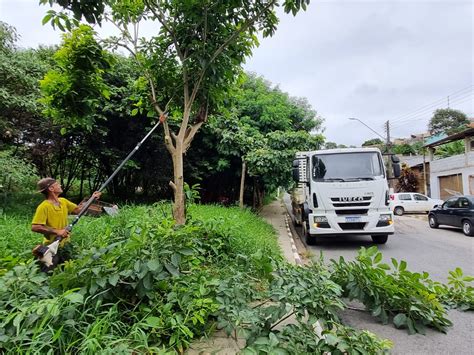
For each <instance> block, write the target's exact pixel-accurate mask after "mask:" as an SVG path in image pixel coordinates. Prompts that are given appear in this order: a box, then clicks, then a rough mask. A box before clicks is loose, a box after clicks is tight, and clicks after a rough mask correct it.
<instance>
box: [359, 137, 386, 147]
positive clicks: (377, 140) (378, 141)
mask: <svg viewBox="0 0 474 355" xmlns="http://www.w3.org/2000/svg"><path fill="white" fill-rule="evenodd" d="M384 144H385V142H384V141H382V140H381V139H380V138H373V139H369V140H367V141H365V142H364V143H362V146H363V147H367V146H371V145H384Z"/></svg>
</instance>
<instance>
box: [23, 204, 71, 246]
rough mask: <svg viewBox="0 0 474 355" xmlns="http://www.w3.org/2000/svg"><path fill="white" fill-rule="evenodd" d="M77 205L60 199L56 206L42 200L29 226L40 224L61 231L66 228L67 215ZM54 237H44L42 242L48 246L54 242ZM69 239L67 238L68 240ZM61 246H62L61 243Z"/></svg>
mask: <svg viewBox="0 0 474 355" xmlns="http://www.w3.org/2000/svg"><path fill="white" fill-rule="evenodd" d="M76 207H77V205H76V204H75V203H72V202H71V201H69V200H67V199H65V198H62V197H60V198H59V205H58V206H56V205H54V204H53V203H51V202H50V201H48V200H44V201H43V202H41V203H40V205H39V206H38V207H37V208H36V213H35V215H34V217H33V221H32V222H31V224H41V225H44V226H47V227H51V228H54V229H63V228H65V227H66V226H67V224H68V223H67V215H68V214H69V213H71V212H72V211H74V210H75V209H76ZM54 238H55V235H50V236H45V239H44V242H45V243H47V244H49V243H52V242H53V241H54ZM68 239H69V238H68ZM61 244H64V243H63V242H61Z"/></svg>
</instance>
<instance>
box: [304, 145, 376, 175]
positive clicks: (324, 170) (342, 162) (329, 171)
mask: <svg viewBox="0 0 474 355" xmlns="http://www.w3.org/2000/svg"><path fill="white" fill-rule="evenodd" d="M311 163H312V164H311V175H312V176H313V180H316V181H328V182H330V181H331V182H333V181H362V180H374V179H375V178H381V177H382V178H383V177H384V169H383V164H382V159H381V157H380V154H378V153H377V152H355V153H340V154H321V155H313V157H312V162H311Z"/></svg>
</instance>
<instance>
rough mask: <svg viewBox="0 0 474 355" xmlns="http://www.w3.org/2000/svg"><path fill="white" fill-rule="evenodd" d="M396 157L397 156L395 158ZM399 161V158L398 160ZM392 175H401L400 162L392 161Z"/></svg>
mask: <svg viewBox="0 0 474 355" xmlns="http://www.w3.org/2000/svg"><path fill="white" fill-rule="evenodd" d="M397 159H398V158H397ZM399 161H400V160H399ZM392 166H393V176H394V177H396V178H398V177H400V175H401V169H400V164H399V163H395V162H394V163H393V164H392Z"/></svg>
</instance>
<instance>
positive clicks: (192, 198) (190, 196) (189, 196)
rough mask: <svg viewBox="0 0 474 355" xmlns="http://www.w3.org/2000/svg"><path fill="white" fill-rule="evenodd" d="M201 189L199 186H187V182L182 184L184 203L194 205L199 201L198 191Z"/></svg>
mask: <svg viewBox="0 0 474 355" xmlns="http://www.w3.org/2000/svg"><path fill="white" fill-rule="evenodd" d="M200 189H201V187H200V185H199V184H194V185H193V186H189V184H188V183H187V182H185V183H184V195H185V196H186V203H191V204H192V203H196V202H198V201H199V200H200V198H201V197H200V196H199V190H200Z"/></svg>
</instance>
